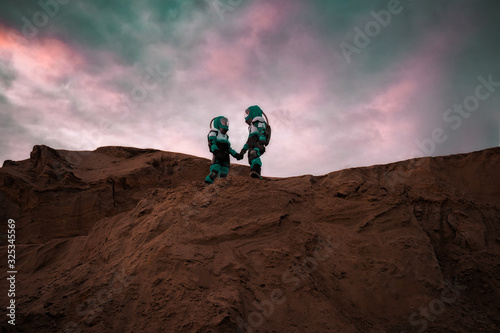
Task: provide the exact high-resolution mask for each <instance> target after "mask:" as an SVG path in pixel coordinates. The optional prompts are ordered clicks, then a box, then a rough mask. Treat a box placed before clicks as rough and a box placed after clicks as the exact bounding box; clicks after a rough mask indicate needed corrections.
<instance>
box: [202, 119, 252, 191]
mask: <svg viewBox="0 0 500 333" xmlns="http://www.w3.org/2000/svg"><path fill="white" fill-rule="evenodd" d="M212 123H213V126H212V127H211V128H210V132H209V133H208V147H209V149H210V152H211V153H213V158H212V165H211V166H210V174H209V175H208V176H207V177H206V178H205V183H207V184H212V183H213V182H214V180H215V179H216V178H217V177H221V178H225V177H227V174H228V173H229V167H230V162H229V154H231V156H233V157H234V158H236V159H237V160H241V159H242V158H243V156H242V155H241V154H238V153H237V152H236V151H235V150H234V149H232V148H231V143H229V136H228V135H227V131H228V130H229V120H227V118H226V117H223V116H219V117H216V118H214V119H212V121H211V122H210V124H211V125H212Z"/></svg>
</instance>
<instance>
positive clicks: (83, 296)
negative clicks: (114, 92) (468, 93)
mask: <svg viewBox="0 0 500 333" xmlns="http://www.w3.org/2000/svg"><path fill="white" fill-rule="evenodd" d="M208 167H209V161H207V160H205V159H201V158H197V157H193V156H188V155H182V154H174V153H168V152H163V151H157V150H146V149H135V148H124V147H103V148H99V149H97V150H96V151H93V152H70V151H64V150H57V151H56V150H53V149H51V148H48V147H46V146H35V147H34V149H33V152H32V154H31V158H30V159H28V160H25V161H20V162H12V161H7V162H6V163H5V164H4V166H3V167H2V168H1V169H0V200H1V205H0V216H1V217H2V220H1V221H2V222H1V223H2V224H1V229H0V232H1V233H2V235H1V237H0V245H1V247H0V250H1V253H2V258H6V257H7V254H6V251H7V237H6V235H5V233H6V230H7V220H8V219H15V221H16V231H17V239H16V245H17V248H16V249H17V258H16V259H17V267H16V268H17V270H18V274H17V281H16V283H17V285H16V293H17V296H16V302H17V313H16V315H17V316H16V324H17V325H16V329H17V330H19V331H24V332H238V331H240V332H245V331H248V332H398V333H399V332H423V331H427V332H499V331H500V282H499V281H498V276H499V275H500V274H499V273H500V256H499V255H500V225H499V218H500V173H499V167H500V148H492V149H488V150H484V151H480V152H475V153H470V154H463V155H454V156H448V157H437V158H423V159H416V160H408V161H403V162H399V163H394V164H389V165H380V166H372V167H366V168H355V169H347V170H342V171H338V172H333V173H330V174H328V175H325V176H317V177H314V176H309V175H307V176H301V177H294V178H283V179H264V180H262V181H258V180H255V179H251V178H249V177H248V172H249V170H248V168H247V167H243V166H238V165H235V166H233V168H232V170H231V173H230V175H231V176H230V177H229V179H227V181H219V182H217V183H216V184H214V185H212V186H208V187H207V186H205V185H204V184H203V182H202V180H203V179H204V177H205V176H206V173H207V172H208ZM2 260H5V259H2ZM2 267H4V266H2ZM1 277H2V282H1V283H0V287H1V290H2V291H1V293H2V294H4V293H5V291H6V290H7V289H8V286H7V284H6V278H5V270H4V269H2V276H1ZM3 303H5V302H3ZM5 306H6V303H5V304H4V305H2V308H3V309H5ZM4 311H5V310H4ZM2 317H3V319H2V321H1V323H0V325H1V327H2V332H8V331H12V327H10V325H7V319H6V316H5V314H3V315H2Z"/></svg>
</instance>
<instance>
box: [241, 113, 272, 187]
mask: <svg viewBox="0 0 500 333" xmlns="http://www.w3.org/2000/svg"><path fill="white" fill-rule="evenodd" d="M264 117H265V119H264ZM245 122H246V123H247V124H248V132H249V134H248V139H247V142H246V143H245V145H244V146H243V149H242V150H241V152H240V156H239V157H243V156H244V155H245V153H246V152H247V151H248V163H250V169H251V172H250V175H251V176H252V177H253V178H262V177H261V175H260V174H261V169H262V161H261V160H260V157H261V156H262V155H263V154H264V153H265V152H266V146H267V145H268V144H269V141H270V139H271V126H270V125H269V120H268V119H267V116H266V114H265V113H264V112H263V111H262V109H261V108H260V107H259V106H257V105H254V106H250V107H249V108H248V109H246V110H245Z"/></svg>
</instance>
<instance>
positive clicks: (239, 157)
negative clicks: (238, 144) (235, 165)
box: [234, 153, 243, 161]
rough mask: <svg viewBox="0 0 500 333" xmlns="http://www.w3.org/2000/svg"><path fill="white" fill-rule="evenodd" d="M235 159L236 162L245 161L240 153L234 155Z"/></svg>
mask: <svg viewBox="0 0 500 333" xmlns="http://www.w3.org/2000/svg"><path fill="white" fill-rule="evenodd" d="M234 158H236V160H238V161H239V160H242V159H243V155H242V154H241V153H238V154H236V155H234Z"/></svg>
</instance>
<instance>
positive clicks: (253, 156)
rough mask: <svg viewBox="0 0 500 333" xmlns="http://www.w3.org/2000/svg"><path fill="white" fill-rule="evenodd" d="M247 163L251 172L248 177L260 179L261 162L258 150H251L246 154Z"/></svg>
mask: <svg viewBox="0 0 500 333" xmlns="http://www.w3.org/2000/svg"><path fill="white" fill-rule="evenodd" d="M248 162H249V163H250V170H252V172H251V173H250V175H251V176H252V177H254V178H261V177H260V172H261V169H262V161H261V160H260V152H259V149H258V148H253V149H251V150H250V151H249V152H248Z"/></svg>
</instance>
